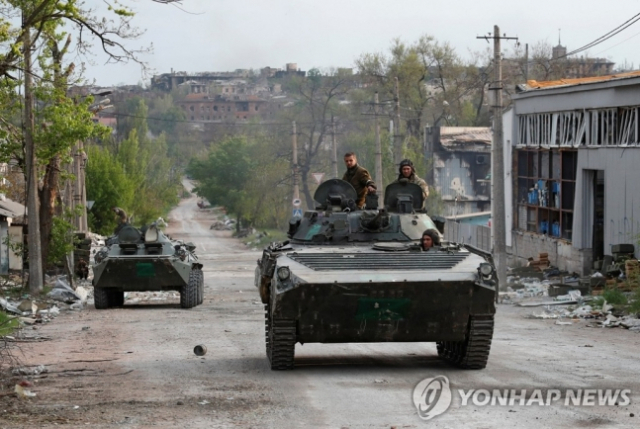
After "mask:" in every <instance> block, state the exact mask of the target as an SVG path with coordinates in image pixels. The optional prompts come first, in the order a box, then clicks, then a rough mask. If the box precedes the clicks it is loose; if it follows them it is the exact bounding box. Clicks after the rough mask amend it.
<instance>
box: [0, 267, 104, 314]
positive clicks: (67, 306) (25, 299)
mask: <svg viewBox="0 0 640 429" xmlns="http://www.w3.org/2000/svg"><path fill="white" fill-rule="evenodd" d="M81 283H82V284H81V285H79V286H77V287H76V289H75V290H74V289H72V288H71V287H70V286H69V284H68V282H67V280H66V276H58V277H48V276H47V277H46V279H45V287H47V288H51V291H50V292H49V293H47V294H46V295H43V296H41V297H37V298H36V297H32V296H31V295H30V294H23V295H21V296H20V297H15V296H13V297H12V296H4V297H2V296H0V310H2V311H4V312H6V313H8V314H10V315H13V316H14V317H17V318H18V319H19V320H20V324H21V325H22V326H32V325H36V324H42V323H49V322H50V321H51V320H52V319H54V318H55V317H56V316H58V315H59V314H60V312H62V311H69V310H76V311H77V310H81V309H82V308H83V307H84V306H85V305H86V304H87V300H88V299H89V295H90V292H91V289H92V288H91V286H90V285H89V284H88V281H82V282H81ZM19 287H20V285H14V288H19ZM5 289H7V288H6V287H5Z"/></svg>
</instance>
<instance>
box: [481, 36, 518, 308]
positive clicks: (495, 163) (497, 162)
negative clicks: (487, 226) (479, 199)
mask: <svg viewBox="0 0 640 429" xmlns="http://www.w3.org/2000/svg"><path fill="white" fill-rule="evenodd" d="M490 38H491V39H493V67H494V72H495V80H494V82H493V85H491V88H489V89H490V90H491V91H493V140H492V142H491V154H492V159H491V197H492V198H491V230H492V232H493V234H492V235H493V255H494V260H495V262H496V265H497V266H496V269H497V274H498V284H499V286H500V288H502V289H505V288H506V286H507V244H506V227H507V225H506V217H505V206H504V203H505V195H504V148H503V144H504V139H503V135H502V134H503V133H502V59H501V52H500V40H501V39H505V40H512V39H515V40H518V38H517V37H507V36H506V35H503V36H500V28H499V27H498V26H497V25H494V26H493V37H489V36H484V37H478V39H485V40H487V42H488V41H489V39H490ZM496 292H497V291H496ZM497 299H498V296H497V293H496V300H497Z"/></svg>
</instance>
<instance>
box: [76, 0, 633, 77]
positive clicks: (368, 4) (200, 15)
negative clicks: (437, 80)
mask: <svg viewBox="0 0 640 429" xmlns="http://www.w3.org/2000/svg"><path fill="white" fill-rule="evenodd" d="M121 1H122V3H124V4H129V5H132V7H133V9H134V10H135V11H136V12H137V15H136V17H135V18H134V24H135V25H137V26H138V27H139V28H141V29H146V33H145V34H144V36H143V37H141V38H140V39H138V40H136V41H132V42H131V41H130V42H127V43H129V45H128V46H135V47H137V46H142V45H148V44H149V43H153V45H154V53H153V54H148V55H144V56H143V57H142V59H143V60H144V61H146V62H147V63H148V64H149V65H150V66H151V67H152V68H153V69H154V70H155V72H156V73H158V74H159V73H167V72H170V71H171V69H173V70H174V71H188V72H201V71H230V70H235V69H239V68H253V69H260V68H262V67H265V66H271V67H284V65H285V63H297V64H298V66H299V68H300V69H302V70H309V69H310V68H312V67H320V68H329V67H351V66H353V64H354V60H355V59H356V58H358V57H359V56H360V55H361V54H362V53H366V52H388V48H389V46H390V44H391V41H392V40H393V39H394V38H400V39H401V40H403V41H405V42H408V43H411V42H414V41H416V40H417V39H418V38H419V37H420V36H422V35H424V34H429V35H432V36H434V37H435V38H436V39H437V40H439V41H442V42H445V41H446V42H449V43H450V44H451V45H452V46H453V47H455V49H456V51H457V52H458V53H459V54H460V55H462V56H464V57H469V56H470V55H469V52H470V51H482V50H485V49H486V48H487V47H489V46H490V45H488V44H487V42H485V41H484V40H478V39H476V36H481V35H484V34H486V33H488V32H490V31H493V26H494V25H499V26H500V30H501V32H502V33H506V35H507V36H518V37H519V40H520V42H521V43H522V44H524V43H529V45H530V46H531V45H533V44H535V43H536V42H539V41H546V42H548V43H550V44H552V45H556V44H557V42H558V30H559V29H561V40H562V44H563V45H565V46H567V48H568V49H569V50H572V49H577V48H579V47H581V46H583V45H586V44H587V43H590V42H592V41H594V40H595V39H597V38H599V37H601V36H603V35H605V34H607V33H608V32H609V31H611V30H613V29H614V28H616V27H618V26H619V25H621V24H623V23H624V22H625V21H627V20H629V19H630V18H632V17H633V16H635V15H637V14H638V13H640V0H608V1H601V0H581V1H576V0H562V1H560V0H537V1H526V2H525V1H521V0H511V1H506V0H483V1H480V0H447V1H444V0H431V1H429V0H183V2H182V6H180V8H177V7H174V6H171V5H161V4H158V3H154V2H152V1H151V0H121ZM86 4H87V5H89V6H90V5H93V4H95V5H96V6H99V5H101V4H103V2H102V0H87V2H86ZM512 45H513V42H508V41H505V42H503V52H504V51H505V50H508V49H510V48H511V47H512ZM639 45H640V22H638V23H635V24H634V25H632V26H631V27H629V28H627V29H626V30H624V31H623V32H621V33H620V34H618V35H616V36H614V37H613V38H611V39H609V40H607V41H605V42H603V43H601V44H599V45H597V46H595V47H593V48H591V49H589V50H588V51H587V54H588V55H589V56H590V57H604V58H608V59H609V60H611V61H614V62H616V63H617V64H616V65H617V66H618V65H620V64H622V63H623V62H624V61H625V60H626V61H627V63H633V66H634V69H640V49H638V48H637V47H638V46H639ZM77 61H78V60H77ZM79 61H82V59H80V60H79ZM92 61H93V62H94V63H95V64H93V65H91V64H86V66H87V72H86V77H87V78H88V79H95V81H96V84H97V85H100V86H110V85H117V84H123V83H124V84H136V83H138V82H140V81H141V80H142V76H141V72H140V67H139V66H137V65H133V64H132V65H121V64H115V65H104V62H105V58H104V57H102V56H100V55H96V57H94V58H92Z"/></svg>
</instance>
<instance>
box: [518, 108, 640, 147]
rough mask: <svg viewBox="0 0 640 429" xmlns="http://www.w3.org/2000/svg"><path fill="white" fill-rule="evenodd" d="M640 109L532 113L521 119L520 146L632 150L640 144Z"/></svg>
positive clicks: (519, 118) (519, 128) (519, 129)
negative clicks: (601, 147)
mask: <svg viewBox="0 0 640 429" xmlns="http://www.w3.org/2000/svg"><path fill="white" fill-rule="evenodd" d="M639 116H640V107H638V106H634V107H617V108H606V109H593V110H575V111H564V112H549V113H533V114H527V115H519V116H518V122H517V127H518V134H517V136H518V142H517V144H518V146H521V147H522V146H525V147H535V148H540V147H541V148H547V147H580V146H596V147H598V146H629V145H638V144H639V143H640V123H639Z"/></svg>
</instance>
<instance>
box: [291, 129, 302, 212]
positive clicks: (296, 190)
mask: <svg viewBox="0 0 640 429" xmlns="http://www.w3.org/2000/svg"><path fill="white" fill-rule="evenodd" d="M292 125H293V130H292V132H291V145H292V153H293V155H292V163H293V200H292V205H293V210H292V213H295V211H296V209H297V208H299V207H300V185H299V184H298V132H297V130H296V121H293V122H292ZM296 203H297V204H296Z"/></svg>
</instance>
